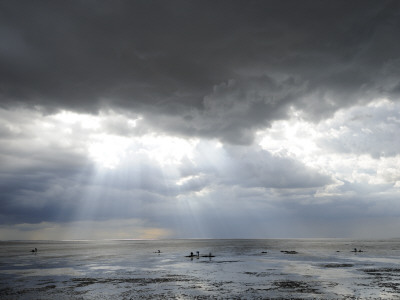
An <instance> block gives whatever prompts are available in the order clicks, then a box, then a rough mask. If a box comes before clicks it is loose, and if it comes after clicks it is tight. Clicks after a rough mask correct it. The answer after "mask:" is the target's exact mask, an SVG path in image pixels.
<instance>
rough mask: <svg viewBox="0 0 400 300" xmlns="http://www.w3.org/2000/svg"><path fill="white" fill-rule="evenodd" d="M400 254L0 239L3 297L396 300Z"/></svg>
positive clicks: (283, 246) (267, 242)
mask: <svg viewBox="0 0 400 300" xmlns="http://www.w3.org/2000/svg"><path fill="white" fill-rule="evenodd" d="M34 248H37V249H38V251H37V252H31V250H32V249H34ZM354 248H357V249H358V250H361V251H362V252H358V250H357V252H352V251H354ZM158 250H160V253H159V252H158ZM196 251H199V253H200V254H199V256H197V254H196ZM190 252H193V253H194V255H193V257H186V256H189V255H190ZM210 253H212V256H215V257H203V256H206V255H209V254H210ZM399 258H400V240H399V239H389V240H350V239H260V240H190V239H188V240H145V241H144V240H116V241H13V242H11V241H3V242H0V279H1V280H0V298H1V299H400V293H399V291H400V259H399Z"/></svg>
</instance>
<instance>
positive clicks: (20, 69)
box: [0, 0, 400, 240]
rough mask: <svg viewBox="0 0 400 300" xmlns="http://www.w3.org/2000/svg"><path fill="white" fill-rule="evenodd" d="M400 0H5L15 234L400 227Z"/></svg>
mask: <svg viewBox="0 0 400 300" xmlns="http://www.w3.org/2000/svg"><path fill="white" fill-rule="evenodd" d="M399 36H400V1H388V0H379V1H378V0H376V1H368V0H362V1H347V0H346V1H328V0H318V1H317V0H312V1H310V0H302V1H290V0H283V1H277V0H276V1H275V0H266V1H252V0H246V1H245V0H242V1H236V0H232V1H226V0H220V1H207V0H206V1H204V0H202V1H175V0H169V1H161V0H160V1H157V0H150V1H123V0H115V1H95V0H93V1H92V0H87V1H75V0H72V1H45V0H40V1H23V0H21V1H12V0H4V1H1V2H0V41H1V42H0V207H1V209H0V239H1V240H15V239H38V240H51V239H58V240H60V239H62V240H67V239H159V238H317V237H324V238H325V237H326V238H342V237H343V238H391V237H399V232H398V228H399V227H400V137H399V133H400V101H399V100H400V39H399V38H398V37H399Z"/></svg>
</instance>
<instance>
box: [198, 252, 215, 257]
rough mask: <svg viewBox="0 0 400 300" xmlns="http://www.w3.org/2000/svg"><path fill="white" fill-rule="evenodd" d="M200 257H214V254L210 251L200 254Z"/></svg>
mask: <svg viewBox="0 0 400 300" xmlns="http://www.w3.org/2000/svg"><path fill="white" fill-rule="evenodd" d="M201 257H215V256H214V255H212V254H211V252H210V253H209V254H208V255H202V256H201Z"/></svg>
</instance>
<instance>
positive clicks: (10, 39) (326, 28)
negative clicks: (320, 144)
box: [0, 1, 400, 144]
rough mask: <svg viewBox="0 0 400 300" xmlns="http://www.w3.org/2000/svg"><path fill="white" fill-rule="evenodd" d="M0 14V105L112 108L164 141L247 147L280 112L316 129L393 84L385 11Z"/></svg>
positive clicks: (20, 9) (388, 4) (85, 5)
mask: <svg viewBox="0 0 400 300" xmlns="http://www.w3.org/2000/svg"><path fill="white" fill-rule="evenodd" d="M1 6H2V9H1V20H2V21H1V25H2V28H3V29H2V31H1V32H0V36H1V38H2V41H3V43H2V45H6V46H2V48H1V49H0V65H1V70H2V71H1V72H0V80H1V82H2V85H1V103H2V105H3V107H10V106H13V105H15V104H17V103H18V104H22V105H28V106H35V105H40V106H42V107H44V108H45V109H46V110H48V111H52V110H57V109H59V108H67V109H72V110H76V111H87V112H97V111H98V110H100V109H102V108H103V107H105V106H106V107H114V108H116V109H121V110H126V111H133V112H135V113H140V114H142V115H144V116H145V118H147V119H148V122H149V124H153V125H156V126H158V127H159V128H163V130H166V131H172V132H175V133H178V134H185V135H200V136H210V137H217V138H220V139H221V140H223V141H227V142H230V143H234V144H236V143H237V144H249V143H251V142H252V140H253V131H254V130H256V129H257V128H259V127H260V126H268V124H269V123H270V122H271V121H273V120H276V119H280V118H285V116H286V110H287V108H288V107H290V106H291V105H293V106H295V107H297V108H299V109H304V110H305V111H306V112H308V113H309V116H310V117H311V118H313V119H320V118H321V117H324V116H329V115H330V114H331V113H333V112H334V111H336V110H337V109H339V108H340V107H345V106H351V105H352V103H357V102H359V101H368V100H369V99H372V98H374V97H376V96H380V95H383V94H385V95H392V94H395V93H396V84H398V82H395V81H396V79H395V78H398V75H399V74H398V69H396V68H391V67H390V65H391V64H392V63H393V62H396V60H398V53H399V52H400V51H399V50H400V42H399V41H398V38H397V36H398V28H399V26H398V25H399V18H398V16H399V11H400V9H399V3H398V2H397V1H379V2H377V1H352V2H348V1H334V2H333V1H305V2H304V1H302V2H298V1H285V2H282V1H267V2H259V1H218V2H215V1H191V2H189V3H188V2H185V1H172V2H171V1H168V2H164V1H151V2H138V1H116V2H113V3H111V2H106V1H97V2H90V1H86V2H80V1H72V2H68V3H63V2H50V1H40V2H37V3H32V2H30V1H26V2H24V1H22V2H21V1H19V2H11V1H4V2H2V4H1ZM377 77H379V78H377ZM266 78H269V79H268V80H266ZM288 78H294V79H295V80H293V81H285V80H287V79H288ZM231 80H233V81H231ZM229 82H235V86H234V87H231V86H224V85H226V84H227V83H229ZM271 82H275V85H274V84H272V85H271ZM283 82H285V84H284V85H282V83H283ZM276 83H277V84H278V85H279V84H281V86H280V87H278V88H277V87H276ZM299 84H300V85H301V89H299ZM228 85H229V84H228ZM213 89H214V90H213ZM227 97H232V99H229V100H228V99H227ZM272 98H273V99H274V101H275V103H274V104H273V105H272V103H271V102H268V101H270V99H272ZM227 101H228V102H229V101H232V103H228V102H227ZM243 106H244V107H245V109H244V110H241V111H240V112H238V109H240V108H242V107H243Z"/></svg>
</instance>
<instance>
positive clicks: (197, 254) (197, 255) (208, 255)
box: [186, 251, 215, 258]
mask: <svg viewBox="0 0 400 300" xmlns="http://www.w3.org/2000/svg"><path fill="white" fill-rule="evenodd" d="M186 257H191V258H193V257H197V258H199V257H200V252H199V251H196V255H195V254H193V252H190V255H187V256H186ZM201 257H215V256H214V255H212V254H211V252H210V253H209V254H207V255H202V256H201Z"/></svg>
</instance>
